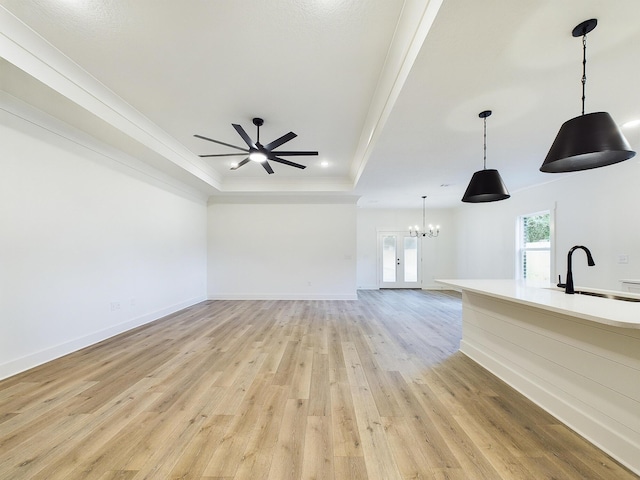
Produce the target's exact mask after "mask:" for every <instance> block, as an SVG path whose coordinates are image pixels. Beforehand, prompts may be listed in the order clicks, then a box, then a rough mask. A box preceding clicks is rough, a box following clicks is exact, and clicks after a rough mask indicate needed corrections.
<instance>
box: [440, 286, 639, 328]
mask: <svg viewBox="0 0 640 480" xmlns="http://www.w3.org/2000/svg"><path fill="white" fill-rule="evenodd" d="M436 281H437V282H439V283H442V284H444V285H448V286H451V287H454V288H456V289H460V290H467V291H470V292H475V293H481V294H484V295H488V296H491V297H495V298H499V299H502V300H508V301H511V302H516V303H521V304H523V305H529V306H532V307H537V308H540V309H543V310H548V311H551V312H556V313H561V314H563V315H571V316H573V317H577V318H583V319H585V320H589V321H592V322H597V323H602V324H605V325H612V326H615V327H622V328H635V329H640V303H639V302H625V301H622V300H613V299H609V298H600V297H591V296H588V295H567V294H566V293H564V290H562V289H559V288H555V286H553V287H552V286H550V285H549V286H547V287H546V288H545V287H544V286H542V285H540V286H532V285H527V284H525V283H524V282H521V281H517V280H436ZM576 290H588V291H594V292H605V293H615V294H618V295H624V296H635V295H630V294H628V293H627V292H607V291H604V290H595V289H587V288H580V287H578V286H576Z"/></svg>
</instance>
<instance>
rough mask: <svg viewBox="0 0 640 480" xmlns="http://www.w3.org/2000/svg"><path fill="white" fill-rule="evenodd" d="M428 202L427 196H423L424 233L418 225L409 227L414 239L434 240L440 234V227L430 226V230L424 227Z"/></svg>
mask: <svg viewBox="0 0 640 480" xmlns="http://www.w3.org/2000/svg"><path fill="white" fill-rule="evenodd" d="M426 200H427V196H426V195H423V196H422V231H420V227H418V225H414V226H411V225H409V235H411V236H412V237H430V238H434V237H437V236H438V235H439V234H440V225H436V226H435V227H434V226H433V225H428V227H427V228H428V230H427V228H425V226H424V224H425V221H424V219H425V208H426V207H425V206H426Z"/></svg>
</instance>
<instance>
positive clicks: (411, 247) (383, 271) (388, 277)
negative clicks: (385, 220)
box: [378, 232, 421, 288]
mask: <svg viewBox="0 0 640 480" xmlns="http://www.w3.org/2000/svg"><path fill="white" fill-rule="evenodd" d="M420 280H421V278H420V242H419V241H418V238H417V237H412V236H411V235H409V233H407V232H379V233H378V287H379V288H420V284H421V281H420Z"/></svg>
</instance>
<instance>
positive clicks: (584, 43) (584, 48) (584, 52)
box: [582, 33, 587, 115]
mask: <svg viewBox="0 0 640 480" xmlns="http://www.w3.org/2000/svg"><path fill="white" fill-rule="evenodd" d="M586 84H587V34H586V33H585V34H584V35H582V115H584V99H585V94H584V91H585V86H586Z"/></svg>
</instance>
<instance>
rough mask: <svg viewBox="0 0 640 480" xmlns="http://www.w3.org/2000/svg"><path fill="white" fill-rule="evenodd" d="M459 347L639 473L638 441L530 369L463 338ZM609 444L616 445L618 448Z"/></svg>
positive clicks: (568, 425) (468, 355) (472, 358)
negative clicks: (576, 403)
mask: <svg viewBox="0 0 640 480" xmlns="http://www.w3.org/2000/svg"><path fill="white" fill-rule="evenodd" d="M460 351H461V352H462V353H463V354H465V355H466V356H467V357H469V358H470V359H471V360H473V361H474V362H476V363H478V364H479V365H481V366H482V367H483V368H486V369H487V370H489V371H490V372H491V373H493V374H494V375H495V376H497V377H498V378H500V379H501V380H503V381H504V382H505V383H507V384H508V385H509V386H511V387H513V388H514V389H515V390H517V391H518V392H520V393H521V394H522V395H524V396H525V397H527V398H528V399H529V400H531V401H532V402H533V403H535V404H536V405H538V406H539V407H541V408H542V409H544V410H546V411H547V412H548V413H550V414H551V415H553V416H554V417H556V418H557V419H558V420H560V421H561V422H562V423H564V424H565V425H566V426H567V427H569V428H571V429H572V430H573V431H575V432H576V433H578V434H579V435H581V436H582V437H584V438H585V439H587V440H588V441H589V442H591V443H592V444H594V445H595V446H597V447H598V448H600V449H601V450H602V451H604V452H606V453H607V454H609V455H611V456H612V457H613V458H615V459H616V460H618V461H619V462H620V463H622V464H623V465H625V466H626V467H627V468H629V469H630V470H632V471H633V472H634V473H636V474H640V460H639V459H638V445H637V444H636V443H635V442H634V441H633V440H631V439H629V438H626V437H625V436H623V435H620V434H619V433H618V432H616V431H614V430H612V429H611V428H609V427H608V426H607V425H605V424H604V423H602V421H600V420H599V419H597V418H593V417H592V416H590V415H588V414H586V413H585V412H583V411H581V410H579V409H577V408H576V407H575V406H574V405H572V404H571V403H570V401H567V399H563V398H562V396H561V395H562V391H558V392H552V391H550V390H549V389H547V388H545V387H543V386H542V385H540V384H538V383H537V382H536V381H535V376H534V375H532V374H531V373H530V372H526V371H518V370H515V369H513V368H511V367H509V366H508V365H507V363H506V361H505V362H503V361H501V359H500V358H497V357H495V356H493V355H489V354H487V353H486V352H484V351H482V350H481V349H479V348H476V347H475V346H473V345H471V344H469V343H468V342H465V341H464V340H462V341H461V342H460ZM596 439H598V440H596ZM607 445H615V451H612V449H611V448H609V447H608V446H607Z"/></svg>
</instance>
